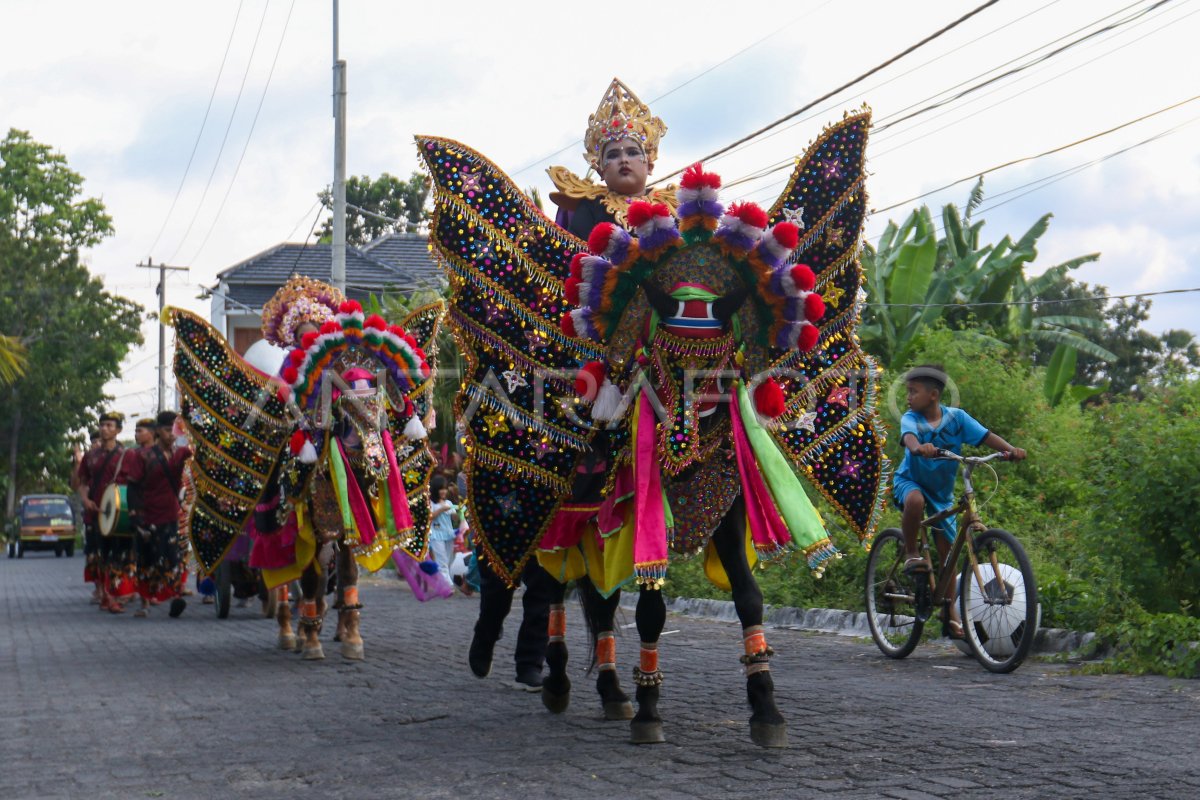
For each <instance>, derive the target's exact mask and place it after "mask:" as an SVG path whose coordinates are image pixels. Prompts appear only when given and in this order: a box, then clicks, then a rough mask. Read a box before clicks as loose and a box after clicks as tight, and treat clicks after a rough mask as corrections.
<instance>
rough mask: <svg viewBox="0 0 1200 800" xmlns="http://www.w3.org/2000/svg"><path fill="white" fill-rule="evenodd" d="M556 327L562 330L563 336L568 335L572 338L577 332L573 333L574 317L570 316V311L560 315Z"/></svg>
mask: <svg viewBox="0 0 1200 800" xmlns="http://www.w3.org/2000/svg"><path fill="white" fill-rule="evenodd" d="M558 327H559V329H560V330H561V331H562V332H563V335H564V336H570V337H571V338H572V339H574V338H575V337H576V336H578V334H576V333H575V319H574V317H572V316H571V312H569V311H568V312H567V313H565V314H563V315H562V319H560V320H559V321H558Z"/></svg>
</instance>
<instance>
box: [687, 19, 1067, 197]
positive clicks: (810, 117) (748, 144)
mask: <svg viewBox="0 0 1200 800" xmlns="http://www.w3.org/2000/svg"><path fill="white" fill-rule="evenodd" d="M1059 2H1061V0H1051V2H1049V3H1046V5H1044V6H1041V7H1039V8H1035V9H1034V10H1033V11H1030V12H1028V13H1026V14H1023V15H1021V16H1019V17H1017V18H1016V19H1013V20H1009V21H1008V22H1006V23H1004V24H1003V25H1000V26H999V27H997V28H993V29H992V30H990V31H988V32H987V33H984V34H981V35H979V36H976V37H975V38H974V39H971V40H970V41H967V42H963V43H962V44H960V45H959V46H958V47H955V48H952V49H950V50H947V51H946V52H944V53H942V54H941V55H939V56H934V57H933V58H931V59H929V60H928V61H925V62H923V63H921V64H918V65H916V66H914V67H911V68H910V69H907V70H905V71H904V72H901V73H899V74H897V75H893V76H892V77H890V78H888V79H887V80H884V81H880V82H879V83H876V84H875V85H873V86H871V87H869V88H867V89H863V90H862V91H861V92H859V93H858V94H854V95H851V96H850V97H847V98H845V99H844V100H840V101H838V102H837V103H832V104H830V105H828V106H825V107H824V108H822V109H821V110H819V111H816V112H814V113H812V114H809V115H808V116H806V117H803V118H802V119H798V120H796V121H795V122H793V123H791V124H790V125H785V126H783V127H782V128H780V129H779V130H777V131H773V132H772V133H768V134H766V135H764V136H761V137H759V138H758V139H755V140H754V141H751V142H746V143H745V144H741V145H738V146H737V147H736V148H735V149H733V150H731V151H730V152H728V153H725V154H724V155H733V154H734V153H740V152H741V151H743V150H746V149H749V148H751V147H753V146H754V145H756V144H761V143H763V142H765V141H767V140H768V139H773V138H775V137H776V136H779V135H781V134H783V133H786V132H787V131H790V130H791V129H792V128H795V127H796V126H797V125H802V124H804V123H805V122H809V121H811V120H813V119H816V118H817V117H819V116H821V115H822V114H826V113H828V112H830V111H833V110H835V109H837V108H838V107H839V106H845V104H846V103H849V102H852V101H854V100H858V99H859V98H862V97H866V96H868V95H869V94H870V93H871V92H873V91H875V90H876V89H879V88H882V87H884V86H887V85H888V84H890V83H894V82H895V81H898V80H899V79H901V78H903V77H905V76H907V75H911V74H912V73H914V72H917V71H918V70H922V69H924V68H925V67H927V66H929V65H930V64H933V63H935V62H937V61H941V60H942V59H944V58H947V57H949V56H951V55H953V54H954V53H957V52H958V51H960V50H964V49H966V48H968V47H970V46H971V45H974V44H977V43H978V42H980V41H982V40H984V39H987V38H988V37H990V36H994V35H996V34H997V33H999V32H1000V31H1002V30H1004V29H1005V28H1009V27H1012V26H1013V25H1016V24H1017V23H1018V22H1021V21H1023V20H1025V19H1028V18H1029V17H1032V16H1034V15H1035V14H1040V13H1041V12H1043V11H1045V10H1046V9H1048V8H1050V7H1051V6H1053V5H1056V4H1057V3H1059ZM935 96H936V95H935ZM714 160H716V159H714ZM790 161H791V159H788V160H787V161H784V162H782V163H784V164H786V163H789V162H790ZM711 163H712V162H711V161H710V162H709V164H710V165H711ZM773 166H778V165H777V164H776V165H773ZM768 174H769V173H768ZM758 177H762V176H758ZM737 182H738V183H742V182H744V181H743V180H739V181H737ZM727 185H730V184H727Z"/></svg>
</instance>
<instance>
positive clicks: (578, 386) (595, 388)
mask: <svg viewBox="0 0 1200 800" xmlns="http://www.w3.org/2000/svg"><path fill="white" fill-rule="evenodd" d="M603 383H604V365H603V364H601V363H600V362H599V361H589V362H588V363H586V364H584V365H583V367H582V368H581V369H580V370H579V373H578V374H577V375H576V376H575V394H577V395H578V396H579V397H581V398H582V399H584V400H586V401H588V402H589V403H590V402H592V401H593V400H595V399H596V395H597V394H599V392H600V385H601V384H603Z"/></svg>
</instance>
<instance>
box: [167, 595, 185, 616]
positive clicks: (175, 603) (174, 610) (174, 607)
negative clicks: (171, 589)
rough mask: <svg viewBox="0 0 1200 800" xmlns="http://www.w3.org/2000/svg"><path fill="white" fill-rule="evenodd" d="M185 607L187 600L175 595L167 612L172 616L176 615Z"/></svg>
mask: <svg viewBox="0 0 1200 800" xmlns="http://www.w3.org/2000/svg"><path fill="white" fill-rule="evenodd" d="M185 608H187V600H184V599H183V598H182V597H176V598H175V599H174V600H172V601H171V610H170V611H168V612H167V614H168V615H169V616H172V617H178V616H179V615H180V614H182V613H183V610H184V609H185Z"/></svg>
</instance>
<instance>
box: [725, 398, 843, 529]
mask: <svg viewBox="0 0 1200 800" xmlns="http://www.w3.org/2000/svg"><path fill="white" fill-rule="evenodd" d="M737 393H738V411H739V412H740V414H741V417H742V425H744V426H745V428H746V438H747V439H748V440H749V442H750V449H751V450H753V451H754V458H755V459H756V460H757V461H758V467H759V469H760V470H761V471H762V475H763V479H764V480H765V481H766V482H767V488H768V489H770V490H771V497H772V498H774V500H775V507H776V508H778V509H779V513H780V515H781V516H782V517H783V521H784V523H785V524H786V525H787V527H788V531H790V532H791V534H792V536H793V537H795V539H796V543H797V544H798V545H799V546H800V547H802V548H807V547H810V546H811V545H814V544H816V543H817V542H820V541H822V540H824V539H828V538H829V535H828V534H827V533H826V532H825V526H824V525H823V524H822V523H821V517H820V515H819V514H817V510H816V509H815V508H813V504H812V503H811V502H810V501H809V499H808V495H807V494H805V493H804V487H803V486H802V485H801V484H800V479H799V478H797V477H796V473H795V472H793V471H792V466H791V464H789V463H788V460H787V459H786V458H784V457H783V453H781V452H779V448H778V447H777V446H776V444H775V440H774V439H772V438H771V434H769V433H767V431H766V429H765V428H763V426H762V425H760V424H759V422H758V415H757V414H755V413H754V405H753V403H752V402H751V400H750V392H748V391H747V390H746V383H745V381H740V380H739V381H738V382H737Z"/></svg>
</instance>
